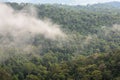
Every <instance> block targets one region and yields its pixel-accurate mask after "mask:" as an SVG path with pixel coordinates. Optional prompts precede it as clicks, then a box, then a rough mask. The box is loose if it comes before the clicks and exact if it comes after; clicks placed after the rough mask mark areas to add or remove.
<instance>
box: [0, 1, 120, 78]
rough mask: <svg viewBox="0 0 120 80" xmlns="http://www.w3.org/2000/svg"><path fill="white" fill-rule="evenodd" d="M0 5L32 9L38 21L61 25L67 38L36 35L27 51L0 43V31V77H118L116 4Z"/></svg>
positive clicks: (119, 8)
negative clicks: (46, 20)
mask: <svg viewBox="0 0 120 80" xmlns="http://www.w3.org/2000/svg"><path fill="white" fill-rule="evenodd" d="M4 4H6V5H8V6H9V7H12V8H13V9H14V10H15V11H23V12H28V13H29V10H27V9H28V8H29V7H34V8H35V9H36V12H37V16H36V17H37V18H38V19H41V20H45V19H48V21H52V22H53V24H58V25H60V29H61V30H62V31H63V32H64V33H65V35H66V38H57V39H54V40H53V39H49V38H45V37H44V36H42V35H38V34H37V35H35V36H34V37H33V39H32V40H33V41H32V45H31V46H32V49H30V50H27V51H25V50H24V49H23V48H22V49H19V47H12V46H10V47H6V46H4V45H1V44H2V42H3V41H1V39H4V38H2V37H4V36H1V35H0V45H1V46H0V80H120V3H119V2H110V3H103V4H94V5H86V6H80V5H76V6H72V5H71V6H70V5H62V4H53V5H51V4H31V3H20V4H19V3H4ZM23 9H24V10H23ZM6 16H7V15H6ZM8 18H9V16H8ZM16 21H17V19H16ZM18 23H19V22H18ZM0 26H1V25H0ZM28 27H29V26H28ZM0 34H1V33H0ZM28 36H29V35H28ZM26 37H27V36H26ZM8 38H10V40H12V39H11V37H10V36H9V35H7V39H8ZM5 39H6V38H5ZM30 39H31V38H30ZM25 47H26V46H24V48H25Z"/></svg>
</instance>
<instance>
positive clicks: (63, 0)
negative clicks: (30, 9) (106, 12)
mask: <svg viewBox="0 0 120 80" xmlns="http://www.w3.org/2000/svg"><path fill="white" fill-rule="evenodd" d="M0 1H1V2H6V1H7V2H19V3H20V2H30V3H58V4H70V5H79V4H80V5H86V4H94V3H104V2H110V1H120V0H0Z"/></svg>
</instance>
